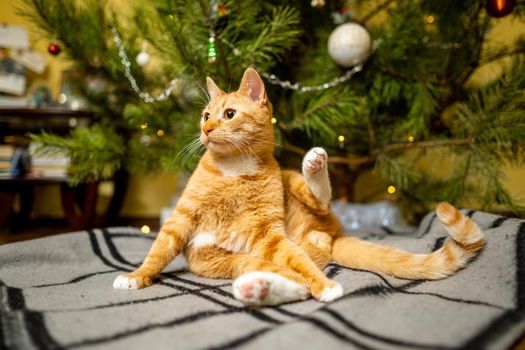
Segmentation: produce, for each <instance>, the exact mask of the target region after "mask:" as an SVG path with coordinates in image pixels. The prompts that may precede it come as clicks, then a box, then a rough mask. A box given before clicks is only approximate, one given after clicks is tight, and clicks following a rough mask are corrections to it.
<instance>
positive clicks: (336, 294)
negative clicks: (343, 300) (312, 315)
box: [319, 282, 343, 303]
mask: <svg viewBox="0 0 525 350" xmlns="http://www.w3.org/2000/svg"><path fill="white" fill-rule="evenodd" d="M334 283H335V286H332V287H326V288H325V289H324V290H323V292H322V293H321V297H320V298H319V301H321V302H323V303H329V302H331V301H334V300H336V299H339V298H340V297H342V296H343V287H341V285H340V284H339V283H337V282H334Z"/></svg>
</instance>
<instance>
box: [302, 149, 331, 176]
mask: <svg viewBox="0 0 525 350" xmlns="http://www.w3.org/2000/svg"><path fill="white" fill-rule="evenodd" d="M327 159H328V156H327V154H326V151H325V150H324V149H322V148H319V147H316V148H313V149H312V150H310V151H309V152H308V153H307V154H306V156H305V157H304V166H305V168H306V170H307V171H309V172H310V173H316V172H318V171H319V170H321V169H322V168H323V167H324V166H325V165H326V161H327Z"/></svg>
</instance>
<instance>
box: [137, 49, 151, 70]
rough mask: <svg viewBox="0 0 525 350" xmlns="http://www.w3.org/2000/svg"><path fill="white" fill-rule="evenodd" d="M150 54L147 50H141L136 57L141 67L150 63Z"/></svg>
mask: <svg viewBox="0 0 525 350" xmlns="http://www.w3.org/2000/svg"><path fill="white" fill-rule="evenodd" d="M149 59H150V57H149V54H148V53H147V52H146V51H141V52H140V53H139V54H138V55H137V58H136V61H137V64H138V65H139V66H141V67H144V66H145V65H147V64H148V63H149Z"/></svg>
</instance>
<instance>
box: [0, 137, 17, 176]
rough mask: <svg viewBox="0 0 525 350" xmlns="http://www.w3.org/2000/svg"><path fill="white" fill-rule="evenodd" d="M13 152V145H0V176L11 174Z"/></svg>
mask: <svg viewBox="0 0 525 350" xmlns="http://www.w3.org/2000/svg"><path fill="white" fill-rule="evenodd" d="M14 152H15V147H14V146H12V145H0V178H3V177H4V178H5V177H10V176H11V159H12V158H13V153H14Z"/></svg>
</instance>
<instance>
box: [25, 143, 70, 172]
mask: <svg viewBox="0 0 525 350" xmlns="http://www.w3.org/2000/svg"><path fill="white" fill-rule="evenodd" d="M29 154H30V156H31V173H30V174H31V175H32V176H38V177H65V176H67V171H68V168H69V165H70V163H71V161H70V157H69V154H68V153H67V152H65V151H63V150H60V149H57V148H51V147H45V148H41V147H39V145H38V144H35V143H31V144H30V145H29Z"/></svg>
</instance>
